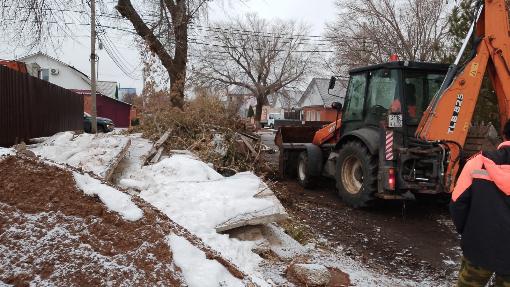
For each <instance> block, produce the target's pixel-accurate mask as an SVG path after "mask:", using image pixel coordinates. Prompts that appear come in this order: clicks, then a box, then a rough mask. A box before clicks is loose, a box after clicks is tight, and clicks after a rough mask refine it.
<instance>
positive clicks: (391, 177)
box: [388, 168, 396, 190]
mask: <svg viewBox="0 0 510 287" xmlns="http://www.w3.org/2000/svg"><path fill="white" fill-rule="evenodd" d="M395 181H396V179H395V169H394V168H390V169H388V187H389V189H391V190H395Z"/></svg>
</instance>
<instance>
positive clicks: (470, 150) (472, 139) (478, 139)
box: [461, 123, 502, 162]
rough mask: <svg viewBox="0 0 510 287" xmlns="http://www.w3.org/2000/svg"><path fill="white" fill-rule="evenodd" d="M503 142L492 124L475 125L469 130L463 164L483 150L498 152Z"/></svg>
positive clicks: (463, 152) (462, 155)
mask: <svg viewBox="0 0 510 287" xmlns="http://www.w3.org/2000/svg"><path fill="white" fill-rule="evenodd" d="M501 142H502V140H501V138H500V137H499V136H498V131H497V130H496V128H494V126H493V125H492V124H483V123H482V124H475V125H473V126H471V127H470V129H469V133H468V136H467V138H466V144H465V145H464V149H463V151H462V154H461V162H465V160H467V159H468V158H469V157H471V156H473V155H474V154H476V153H478V152H480V151H482V150H484V151H493V150H496V149H497V148H498V146H499V144H500V143H501Z"/></svg>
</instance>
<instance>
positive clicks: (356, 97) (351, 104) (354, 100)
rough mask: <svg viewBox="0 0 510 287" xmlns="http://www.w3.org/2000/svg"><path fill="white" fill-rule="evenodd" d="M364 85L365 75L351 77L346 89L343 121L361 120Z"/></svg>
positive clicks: (365, 81)
mask: <svg viewBox="0 0 510 287" xmlns="http://www.w3.org/2000/svg"><path fill="white" fill-rule="evenodd" d="M366 85H367V77H366V74H358V75H353V76H351V80H350V81H349V87H348V88H347V105H346V107H345V111H344V116H343V121H360V120H362V119H363V108H364V105H365V89H366Z"/></svg>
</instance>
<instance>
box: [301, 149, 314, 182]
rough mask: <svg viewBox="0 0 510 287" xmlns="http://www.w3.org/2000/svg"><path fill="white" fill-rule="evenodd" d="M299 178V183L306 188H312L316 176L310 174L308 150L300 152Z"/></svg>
mask: <svg viewBox="0 0 510 287" xmlns="http://www.w3.org/2000/svg"><path fill="white" fill-rule="evenodd" d="M297 178H298V182H299V184H300V185H301V186H302V187H304V188H311V187H313V186H314V183H315V178H314V177H312V176H310V175H309V172H308V154H307V153H306V151H303V152H301V153H300V154H299V157H298V164H297Z"/></svg>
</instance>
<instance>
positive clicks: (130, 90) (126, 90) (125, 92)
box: [119, 88, 137, 101]
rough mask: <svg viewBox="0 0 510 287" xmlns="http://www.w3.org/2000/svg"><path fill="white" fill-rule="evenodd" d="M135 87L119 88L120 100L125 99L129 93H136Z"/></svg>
mask: <svg viewBox="0 0 510 287" xmlns="http://www.w3.org/2000/svg"><path fill="white" fill-rule="evenodd" d="M136 94H137V93H136V89H135V88H119V100H121V101H125V100H126V96H127V95H136Z"/></svg>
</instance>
